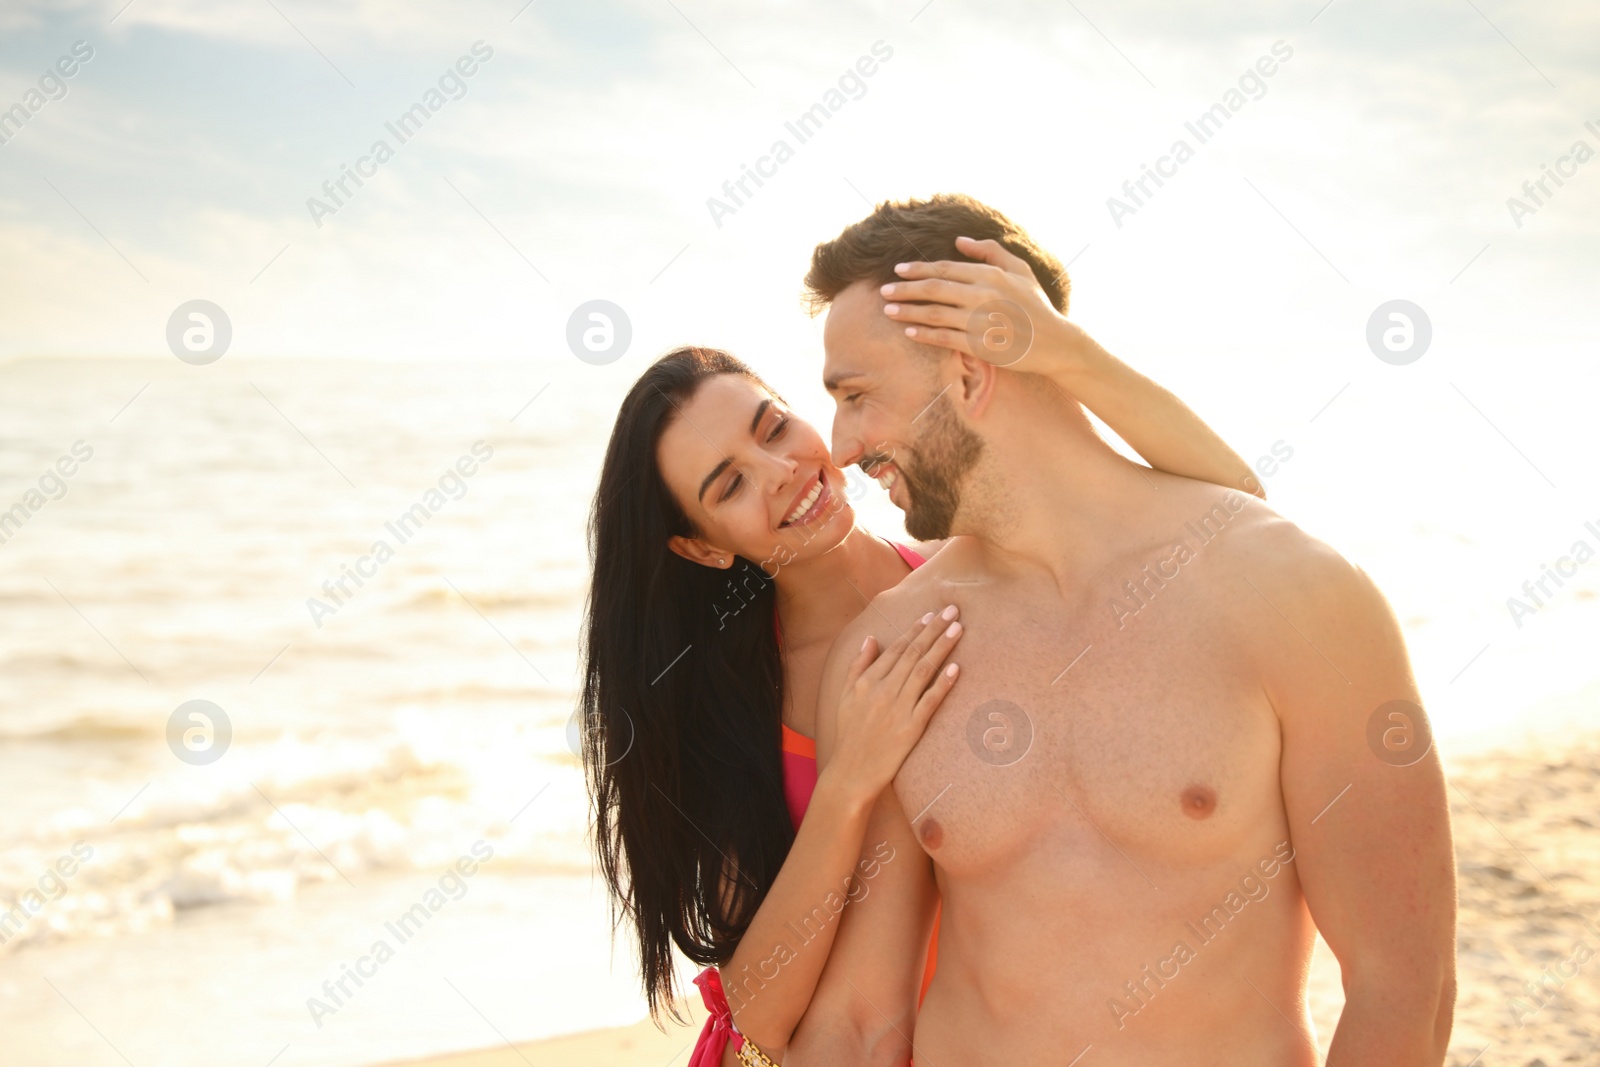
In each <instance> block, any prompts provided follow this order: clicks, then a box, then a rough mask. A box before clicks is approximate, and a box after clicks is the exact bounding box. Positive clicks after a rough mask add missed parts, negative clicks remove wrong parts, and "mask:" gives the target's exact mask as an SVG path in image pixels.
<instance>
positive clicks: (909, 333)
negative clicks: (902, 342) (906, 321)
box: [906, 326, 917, 337]
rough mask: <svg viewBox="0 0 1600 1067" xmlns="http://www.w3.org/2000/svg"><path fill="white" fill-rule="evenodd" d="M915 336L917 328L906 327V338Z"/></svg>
mask: <svg viewBox="0 0 1600 1067" xmlns="http://www.w3.org/2000/svg"><path fill="white" fill-rule="evenodd" d="M916 335H917V328H916V327H915V326H907V327H906V336H907V337H915V336H916Z"/></svg>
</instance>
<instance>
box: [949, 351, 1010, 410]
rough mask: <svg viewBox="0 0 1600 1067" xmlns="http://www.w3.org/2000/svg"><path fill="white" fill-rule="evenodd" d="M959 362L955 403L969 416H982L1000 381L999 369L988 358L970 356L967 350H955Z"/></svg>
mask: <svg viewBox="0 0 1600 1067" xmlns="http://www.w3.org/2000/svg"><path fill="white" fill-rule="evenodd" d="M954 355H955V357H956V362H957V364H958V377H957V378H956V382H955V385H956V389H955V390H953V391H954V392H955V393H956V395H955V397H954V400H955V403H956V405H957V406H958V407H960V408H961V409H962V411H964V412H965V413H966V415H967V417H968V418H974V419H976V418H982V417H983V415H984V413H985V412H986V411H988V409H989V402H990V401H991V400H993V399H994V389H995V385H996V384H997V383H998V381H999V370H998V368H996V367H995V365H994V364H993V363H990V362H989V361H988V360H984V359H979V358H978V357H977V356H969V355H967V354H966V353H965V352H954Z"/></svg>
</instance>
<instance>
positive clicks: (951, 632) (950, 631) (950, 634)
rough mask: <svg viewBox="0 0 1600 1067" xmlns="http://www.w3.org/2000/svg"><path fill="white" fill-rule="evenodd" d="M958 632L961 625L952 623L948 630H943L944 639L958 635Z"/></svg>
mask: <svg viewBox="0 0 1600 1067" xmlns="http://www.w3.org/2000/svg"><path fill="white" fill-rule="evenodd" d="M960 632H961V624H960V623H959V622H953V623H951V624H950V627H949V629H947V630H945V632H944V635H945V636H946V637H954V636H955V635H956V634H958V633H960Z"/></svg>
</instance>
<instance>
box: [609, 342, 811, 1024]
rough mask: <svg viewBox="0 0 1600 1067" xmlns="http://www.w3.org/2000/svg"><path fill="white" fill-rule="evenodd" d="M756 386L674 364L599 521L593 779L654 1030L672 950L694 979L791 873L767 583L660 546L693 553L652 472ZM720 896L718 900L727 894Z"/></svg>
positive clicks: (647, 393)
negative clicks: (677, 435)
mask: <svg viewBox="0 0 1600 1067" xmlns="http://www.w3.org/2000/svg"><path fill="white" fill-rule="evenodd" d="M719 374H737V375H741V376H743V377H746V378H749V379H750V380H752V381H754V382H756V383H757V384H761V380H760V378H759V377H757V376H756V374H755V373H754V372H753V371H751V370H750V368H749V367H747V366H745V365H744V364H743V363H741V362H740V361H739V360H737V359H735V358H734V357H733V356H731V355H729V354H728V353H726V352H722V351H719V350H717V349H710V348H680V349H677V350H675V351H672V352H669V353H668V354H667V355H665V356H663V357H661V358H660V359H659V360H657V361H656V362H655V363H654V364H653V365H651V367H650V369H649V370H647V371H645V372H644V374H643V375H642V376H641V377H640V378H639V380H638V381H637V382H635V383H634V386H633V388H632V389H630V390H629V391H628V395H627V397H626V399H624V400H623V402H622V409H621V410H620V411H619V412H618V413H617V421H616V425H615V426H614V427H613V428H612V431H611V442H610V444H609V445H608V446H607V448H606V457H605V464H604V466H603V467H602V469H601V472H600V486H599V489H598V490H597V491H596V493H595V499H594V510H593V512H592V513H591V515H590V523H589V542H590V544H589V548H590V553H591V558H592V560H593V564H594V576H593V583H592V585H591V587H590V590H589V599H588V606H587V611H586V617H585V621H584V632H583V652H582V655H583V687H582V695H581V697H580V704H579V709H578V710H579V715H580V716H581V719H580V721H581V724H582V731H581V734H582V737H583V762H584V770H585V773H586V775H587V777H588V781H589V788H590V796H591V799H592V801H593V804H594V812H593V816H594V837H595V850H596V852H597V853H598V856H599V863H600V870H601V873H602V874H603V875H604V877H605V880H606V883H607V886H608V887H609V889H610V891H611V899H612V904H613V908H614V912H613V914H614V917H615V918H616V919H617V921H619V922H620V921H621V919H622V917H624V916H625V917H626V918H627V919H628V920H629V921H630V922H631V923H632V925H633V928H634V930H635V932H636V933H637V935H638V939H639V953H640V976H641V978H642V979H643V982H644V991H645V997H646V1000H647V1001H648V1002H649V1005H650V1014H651V1016H652V1017H653V1018H658V1019H659V1018H660V1015H661V1013H662V1012H663V1011H666V1012H669V1013H671V1014H672V1015H673V1016H676V1015H677V1012H676V1009H675V1008H674V1006H673V998H674V983H673V965H672V946H673V945H677V946H678V948H679V949H680V950H681V951H682V952H683V954H684V955H685V956H688V957H689V958H690V959H691V960H693V961H695V962H696V963H698V964H701V965H707V964H713V963H722V962H726V961H727V959H728V958H729V957H730V956H731V955H732V954H733V950H734V949H735V947H737V946H738V944H739V940H740V938H742V937H743V936H744V932H745V929H746V928H747V927H748V926H749V924H750V920H751V918H752V917H753V916H754V915H755V912H756V909H757V907H759V906H760V904H761V901H762V898H763V897H765V896H766V893H767V890H768V889H769V888H770V887H771V885H772V882H773V880H774V879H775V878H776V877H777V875H778V870H779V868H780V867H782V865H783V860H784V857H785V856H786V855H787V854H788V851H789V846H790V845H791V844H792V843H793V840H794V831H793V828H792V827H791V825H790V822H789V815H788V810H787V808H786V806H785V803H784V792H783V773H782V756H781V749H782V734H781V728H782V710H783V669H782V662H781V659H780V655H779V650H778V641H777V634H776V632H775V630H774V625H773V620H774V615H773V612H774V604H775V594H774V591H773V584H772V582H771V580H770V579H769V578H768V577H767V576H766V574H765V573H764V572H763V571H762V569H761V568H760V567H758V566H757V565H756V564H755V563H752V562H750V561H749V560H745V559H743V558H736V561H735V565H734V566H733V567H732V568H731V570H729V571H723V570H718V569H715V568H711V567H704V566H700V565H699V564H695V563H691V562H689V561H688V560H686V559H684V558H682V557H681V556H678V555H677V554H676V553H674V552H672V551H670V550H669V549H668V547H667V540H668V538H670V537H672V536H673V535H681V536H684V537H693V536H695V535H696V534H697V532H698V531H697V530H696V529H695V527H694V525H693V523H691V522H690V521H689V518H688V517H687V516H686V515H685V514H684V512H683V509H682V508H680V507H679V506H678V503H677V501H676V500H675V499H674V497H673V495H672V491H671V490H670V489H669V488H668V487H667V484H666V481H665V480H664V479H663V478H662V476H661V471H660V468H659V466H658V465H657V463H656V448H657V446H658V445H659V443H660V441H661V435H662V432H663V431H664V430H665V429H666V427H667V426H668V425H669V424H670V423H671V422H672V420H673V419H675V418H677V417H679V414H678V412H679V410H680V409H681V408H682V406H683V405H685V404H686V403H688V401H689V400H690V399H691V398H692V397H693V396H694V393H695V391H696V390H697V389H698V388H699V387H700V385H701V384H702V383H704V382H705V381H706V380H707V379H709V378H711V377H713V376H715V375H719ZM724 887H725V888H724Z"/></svg>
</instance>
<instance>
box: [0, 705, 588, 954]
mask: <svg viewBox="0 0 1600 1067" xmlns="http://www.w3.org/2000/svg"><path fill="white" fill-rule="evenodd" d="M82 725H83V724H81V723H80V724H77V725H76V726H75V728H81V727H82ZM101 725H104V724H101ZM228 760H229V766H230V768H231V773H230V774H229V775H228V776H227V777H221V776H217V775H209V774H208V775H199V776H190V777H184V778H181V779H180V780H178V781H175V782H167V781H162V782H158V783H157V784H156V785H153V786H147V787H146V788H144V789H141V790H139V792H138V793H137V794H136V795H135V797H134V799H133V800H132V801H130V802H129V803H128V804H127V805H126V806H125V810H123V811H121V812H119V813H118V815H117V817H116V818H115V820H114V821H112V822H110V823H108V822H107V821H106V819H105V816H104V815H103V814H91V813H88V812H86V811H84V810H82V809H63V810H61V811H58V812H57V813H56V814H55V816H54V817H53V818H48V819H45V820H43V821H42V822H41V824H40V825H39V826H38V827H37V828H36V830H35V831H34V833H33V834H32V835H31V836H30V837H29V838H28V839H26V840H13V841H6V842H0V845H3V847H0V956H3V955H4V954H5V953H7V952H11V951H17V950H20V949H22V948H24V947H26V946H29V945H35V944H40V943H43V942H48V941H54V940H62V939H72V938H80V937H98V936H116V935H120V934H125V933H131V932H137V931H140V930H145V929H149V928H151V927H154V926H160V925H164V924H167V923H170V922H172V921H174V920H175V918H177V917H178V916H179V915H181V914H182V913H183V912H185V911H187V910H191V909H195V908H204V907H213V906H217V905H232V904H255V905H270V904H281V903H284V902H286V901H290V900H292V899H294V898H295V896H296V895H297V894H298V893H299V892H300V891H301V890H302V889H303V888H305V887H307V886H313V885H336V884H348V885H349V886H354V887H357V888H359V887H360V886H361V885H362V884H363V881H364V879H366V878H370V877H371V876H372V875H373V874H374V873H376V872H398V871H406V870H423V869H432V868H433V867H435V866H438V865H439V864H441V863H448V862H450V861H451V859H453V858H454V857H455V856H456V855H458V854H459V853H460V851H461V850H462V848H463V847H465V846H464V845H463V841H464V840H465V841H470V840H471V839H472V838H473V837H476V836H485V837H488V838H490V839H492V840H493V842H494V847H495V853H496V862H497V869H504V870H507V871H512V870H516V871H522V872H532V873H551V874H571V873H577V872H581V871H584V870H587V869H588V859H587V853H586V852H585V851H584V848H583V846H582V844H581V834H580V833H576V832H574V829H573V828H571V827H563V828H562V829H560V830H553V829H552V827H551V825H550V824H549V822H548V819H549V818H550V814H551V813H550V809H549V808H548V806H547V805H548V804H549V800H548V799H547V800H545V801H544V802H543V805H544V806H543V810H542V812H541V814H543V815H544V816H545V819H546V821H544V822H540V821H539V820H536V819H535V820H523V821H521V822H517V821H516V820H515V816H514V815H513V812H516V808H515V806H513V805H509V804H500V803H487V804H486V803H485V802H483V801H482V800H481V799H480V798H477V797H475V796H474V787H473V777H474V776H473V774H472V773H471V772H470V771H469V769H468V768H466V767H463V766H462V765H460V764H459V763H458V762H456V761H454V760H452V759H448V758H440V757H436V756H429V755H427V754H425V753H423V752H419V751H418V750H417V748H416V747H415V746H414V745H413V744H412V743H411V742H409V741H406V740H404V739H399V738H391V739H388V740H386V741H384V742H382V743H373V742H369V741H362V740H360V739H348V738H345V739H333V740H329V739H326V738H320V737H319V738H310V739H306V738H297V737H282V738H279V739H278V740H277V741H276V742H274V743H272V744H268V745H259V746H249V747H248V748H245V749H243V750H236V751H234V752H230V753H229V757H228ZM509 762H510V763H511V764H513V765H515V766H516V767H519V768H523V769H524V770H526V769H529V768H533V767H536V766H540V765H543V766H544V767H545V768H546V770H542V771H540V772H539V773H540V774H541V775H543V774H546V773H548V767H549V766H550V758H549V757H548V756H543V757H541V756H539V755H538V754H536V753H533V752H532V751H529V752H526V753H520V752H519V753H517V754H515V755H513V756H512V757H510V761H509ZM504 765H505V764H502V766H504ZM133 788H138V787H137V786H134V787H133ZM130 792H132V789H130ZM519 803H520V801H519ZM502 807H504V808H505V809H506V810H503V811H502V810H500V809H501V808H502ZM516 814H518V815H520V814H521V813H520V812H516ZM558 823H559V820H558ZM85 853H87V855H85Z"/></svg>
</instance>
